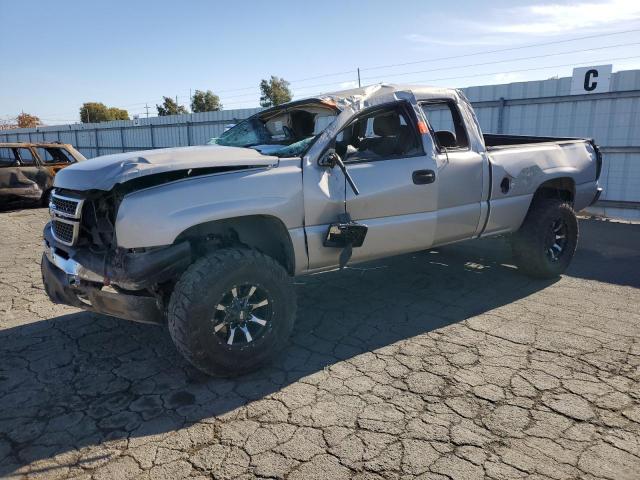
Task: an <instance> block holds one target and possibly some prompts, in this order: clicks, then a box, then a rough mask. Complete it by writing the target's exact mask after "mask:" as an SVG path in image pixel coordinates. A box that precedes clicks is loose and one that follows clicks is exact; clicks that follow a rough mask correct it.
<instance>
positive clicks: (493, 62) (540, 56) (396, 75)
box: [363, 42, 640, 80]
mask: <svg viewBox="0 0 640 480" xmlns="http://www.w3.org/2000/svg"><path fill="white" fill-rule="evenodd" d="M632 45H640V42H633V43H619V44H617V45H607V46H605V47H594V48H582V49H579V50H569V51H567V52H557V53H546V54H543V55H534V56H529V57H519V58H511V59H509V60H494V61H492V62H482V63H469V64H467V65H460V66H454V67H440V68H432V69H429V70H418V71H413V72H401V73H390V74H385V76H386V77H399V76H402V75H412V74H414V73H427V72H437V71H441V70H452V69H454V68H467V67H481V66H484V65H495V64H498V63H510V62H518V61H521V60H534V59H536V58H548V57H557V56H558V55H568V54H570V53H581V52H593V51H595V50H606V49H607V48H617V47H630V46H632ZM380 76H381V75H376V76H375V77H363V80H371V79H374V78H380Z"/></svg>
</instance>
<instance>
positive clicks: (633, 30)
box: [218, 28, 640, 98]
mask: <svg viewBox="0 0 640 480" xmlns="http://www.w3.org/2000/svg"><path fill="white" fill-rule="evenodd" d="M633 32H640V28H634V29H629V30H619V31H616V32H610V33H598V34H593V35H584V36H582V37H573V38H568V39H564V40H553V41H549V42H540V43H530V44H528V45H520V46H517V47H508V48H499V49H495V50H483V51H479V52H474V53H465V54H461V55H451V56H446V57H437V58H430V59H425V60H415V61H412V62H404V63H391V64H387V65H376V66H373V67H365V68H360V71H366V70H380V69H383V68H394V67H403V66H407V65H416V64H419V63H430V62H437V61H440V60H452V59H457V58H466V57H475V56H477V55H488V54H491V53H501V52H509V51H513V50H521V49H525V48H534V47H542V46H547V45H557V44H561V43H569V42H576V41H578V40H588V39H591V38H601V37H611V36H614V35H623V34H625V33H633ZM356 72H357V69H353V70H345V71H342V72H334V73H325V74H323V75H316V76H313V77H306V78H301V79H298V80H292V81H290V82H289V83H290V84H294V83H300V82H304V81H307V80H315V79H318V78H324V77H331V76H337V75H346V74H352V75H353V74H354V73H356ZM254 88H255V85H254V86H251V87H241V88H234V89H227V90H218V93H224V92H239V91H244V90H249V89H254ZM228 98H229V97H228Z"/></svg>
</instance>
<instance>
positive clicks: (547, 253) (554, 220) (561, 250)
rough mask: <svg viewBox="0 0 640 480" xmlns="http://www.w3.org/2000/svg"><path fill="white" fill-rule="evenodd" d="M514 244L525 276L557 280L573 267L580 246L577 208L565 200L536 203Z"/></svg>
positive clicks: (519, 265) (514, 252)
mask: <svg viewBox="0 0 640 480" xmlns="http://www.w3.org/2000/svg"><path fill="white" fill-rule="evenodd" d="M511 243H512V248H513V255H514V260H515V262H516V264H517V265H518V267H519V268H520V269H521V270H522V271H523V272H524V273H526V274H527V275H530V276H532V277H537V278H553V277H557V276H558V275H560V274H562V273H563V272H564V271H565V270H566V269H567V268H568V267H569V264H570V263H571V260H572V259H573V255H574V253H575V251H576V246H577V244H578V220H577V219H576V214H575V212H574V211H573V208H572V207H571V205H570V204H568V203H567V202H564V201H562V200H554V199H539V200H535V201H534V204H533V205H532V206H531V209H530V210H529V213H527V217H526V218H525V220H524V223H523V224H522V226H521V227H520V230H518V231H517V232H516V233H515V234H514V235H513V237H512V242H511Z"/></svg>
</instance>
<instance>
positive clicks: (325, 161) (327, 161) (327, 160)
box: [318, 148, 342, 168]
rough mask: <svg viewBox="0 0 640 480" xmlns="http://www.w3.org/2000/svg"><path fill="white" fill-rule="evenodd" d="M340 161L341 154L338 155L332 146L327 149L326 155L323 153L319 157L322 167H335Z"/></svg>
mask: <svg viewBox="0 0 640 480" xmlns="http://www.w3.org/2000/svg"><path fill="white" fill-rule="evenodd" d="M338 162H342V159H341V158H340V155H338V154H337V153H336V151H335V150H334V149H332V148H331V149H329V150H327V151H326V152H325V153H324V155H322V156H321V157H320V158H319V159H318V165H320V166H321V167H329V168H333V167H335V166H336V165H338Z"/></svg>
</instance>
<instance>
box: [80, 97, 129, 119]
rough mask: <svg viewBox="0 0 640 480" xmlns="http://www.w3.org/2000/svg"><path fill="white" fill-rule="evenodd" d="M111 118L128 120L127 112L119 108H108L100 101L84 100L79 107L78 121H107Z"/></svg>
mask: <svg viewBox="0 0 640 480" xmlns="http://www.w3.org/2000/svg"><path fill="white" fill-rule="evenodd" d="M111 120H129V113H128V112H127V111H126V110H123V109H121V108H116V107H111V108H109V107H107V106H106V105H105V104H104V103H100V102H85V103H83V104H82V107H80V121H81V122H82V123H99V122H109V121H111Z"/></svg>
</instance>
